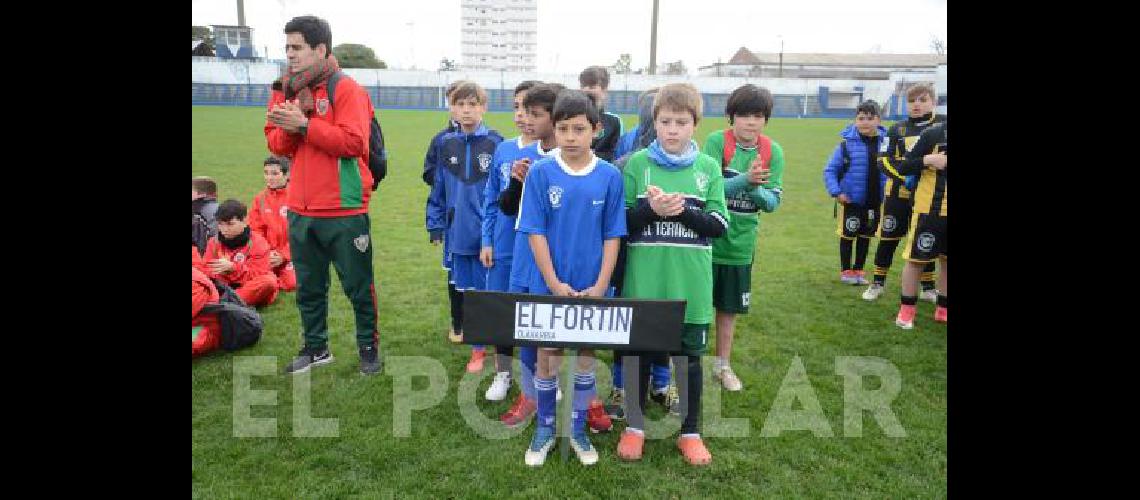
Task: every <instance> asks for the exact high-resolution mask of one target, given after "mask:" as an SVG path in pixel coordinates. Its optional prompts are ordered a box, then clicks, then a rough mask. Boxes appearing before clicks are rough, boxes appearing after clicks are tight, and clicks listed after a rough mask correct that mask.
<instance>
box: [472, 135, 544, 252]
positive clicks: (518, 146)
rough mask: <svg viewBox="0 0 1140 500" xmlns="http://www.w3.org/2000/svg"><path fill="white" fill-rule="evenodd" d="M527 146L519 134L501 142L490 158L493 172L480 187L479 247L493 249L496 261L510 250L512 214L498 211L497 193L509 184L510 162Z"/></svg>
mask: <svg viewBox="0 0 1140 500" xmlns="http://www.w3.org/2000/svg"><path fill="white" fill-rule="evenodd" d="M527 146H529V144H528V145H527ZM527 146H523V144H522V136H521V135H520V136H518V137H516V138H514V139H511V140H509V141H503V142H501V143H499V147H497V148H495V156H494V157H493V158H492V159H491V168H492V170H493V171H492V172H491V173H490V174H488V176H487V187H485V188H484V189H483V246H484V247H491V248H492V249H493V250H494V256H495V259H496V260H498V259H509V258H511V252H513V251H514V245H515V217H514V216H511V215H507V214H504V213H503V212H501V211H500V210H499V196H501V195H502V194H503V191H506V190H507V187H508V186H510V184H511V165H513V164H514V162H515V160H518V159H519V158H522V157H523V150H524V149H526V147H527ZM532 159H533V158H532Z"/></svg>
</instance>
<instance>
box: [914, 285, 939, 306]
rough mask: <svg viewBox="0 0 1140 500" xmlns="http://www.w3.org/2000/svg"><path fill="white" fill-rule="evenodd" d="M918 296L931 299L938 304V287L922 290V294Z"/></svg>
mask: <svg viewBox="0 0 1140 500" xmlns="http://www.w3.org/2000/svg"><path fill="white" fill-rule="evenodd" d="M918 298H920V299H922V300H929V301H930V303H932V304H937V303H938V289H937V288H931V289H930V290H925V291H923V292H922V294H920V295H919V296H918Z"/></svg>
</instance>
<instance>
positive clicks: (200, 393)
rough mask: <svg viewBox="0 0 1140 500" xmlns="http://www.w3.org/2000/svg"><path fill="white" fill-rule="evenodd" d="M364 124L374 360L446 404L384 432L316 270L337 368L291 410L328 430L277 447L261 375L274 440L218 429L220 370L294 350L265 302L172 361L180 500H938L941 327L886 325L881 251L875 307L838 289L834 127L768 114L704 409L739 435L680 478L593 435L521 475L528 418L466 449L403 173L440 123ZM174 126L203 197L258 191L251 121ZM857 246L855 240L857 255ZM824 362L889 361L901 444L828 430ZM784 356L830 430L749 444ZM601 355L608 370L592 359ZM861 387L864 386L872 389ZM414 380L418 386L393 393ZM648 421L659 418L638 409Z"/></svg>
mask: <svg viewBox="0 0 1140 500" xmlns="http://www.w3.org/2000/svg"><path fill="white" fill-rule="evenodd" d="M381 115H382V122H383V124H384V132H385V134H386V139H387V141H388V147H389V149H390V158H391V160H390V161H391V163H390V166H389V174H388V178H387V179H386V180H385V181H384V182H383V183H382V184H381V187H380V190H379V191H378V192H376V193H374V194H375V195H376V196H375V197H374V198H373V202H372V204H371V214H372V221H373V228H372V236H373V239H374V241H375V242H376V252H375V259H376V260H375V265H376V275H377V277H376V279H377V294H378V296H379V301H380V336H381V348H382V352H383V354H384V355H385V356H425V357H428V358H434V359H435V360H438V361H439V362H441V363H442V364H443V366H444V367H446V369H447V378H448V381H449V387H448V393H447V395H446V397H444V399H443V401H442V403H440V404H439V405H437V406H435V407H432V408H429V409H426V410H422V411H416V412H414V413H413V418H412V421H411V436H410V437H395V436H394V431H393V378H392V376H391V375H392V373H391V370H388V369H387V368H386V370H385V374H384V375H382V376H378V377H372V378H364V377H362V376H361V375H360V374H359V373H358V371H357V354H356V348H355V340H354V339H353V336H352V335H351V334H350V332H351V331H352V328H353V326H352V325H353V322H352V321H353V320H352V311H351V307H350V306H349V304H348V302H347V301H346V299H345V297H344V295H343V293H341V292H340V285H339V283H338V282H336V281H335V279H334V283H333V286H332V288H331V290H332V293H331V294H330V295H331V299H330V307H329V311H330V314H329V316H330V317H329V326H330V331H331V332H332V334H331V345H330V348H331V349H332V351H333V354H334V356H336V357H337V358H338V359H337V360H336V361H335V362H334V363H332V364H330V365H327V366H322V367H320V368H317V369H315V370H314V371H313V372H312V392H311V402H312V410H311V411H310V414H311V415H312V416H313V417H316V418H336V419H338V420H339V437H335V438H301V437H293V430H294V426H293V411H294V407H293V404H292V403H293V394H292V391H293V383H292V382H291V380H290V379H289V378H288V377H284V376H281V375H264V376H255V377H253V379H252V380H253V381H252V384H251V385H252V387H253V389H255V390H272V391H276V398H277V403H278V405H277V406H256V407H254V409H253V410H252V414H253V416H254V417H259V418H261V417H276V418H277V437H267V438H239V437H234V431H233V405H232V401H233V397H234V375H233V366H234V359H235V358H236V357H240V356H273V357H275V358H276V359H275V362H274V366H275V367H276V368H277V369H278V370H279V369H280V367H282V366H283V365H284V364H285V363H286V362H287V360H289V359H291V357H292V356H293V355H294V354H295V353H296V351H297V349H298V347H299V345H300V335H299V332H300V319H299V317H298V314H297V309H296V306H295V302H294V294H282V295H281V296H280V297H279V298H278V299H277V302H276V303H274V304H273V305H271V306H269V307H267V308H265V309H264V310H263V311H262V315H263V317H264V320H265V325H266V326H265V332H264V335H263V337H262V340H261V342H260V343H259V344H257V345H256V346H254V347H252V348H249V349H246V350H243V351H240V352H238V353H236V354H225V353H215V354H213V355H210V356H207V357H205V358H203V359H199V360H195V361H194V362H193V363H192V365H193V366H192V372H193V377H192V378H193V380H192V399H193V409H192V411H193V412H192V420H193V439H192V445H193V447H192V460H193V462H192V488H193V490H192V491H193V496H194V497H195V498H199V497H200V498H230V497H266V498H286V497H287V498H317V497H321V498H345V497H357V498H376V497H380V498H391V497H411V496H417V497H421V496H422V497H432V498H444V497H450V498H454V497H459V496H463V497H468V496H472V497H481V498H502V497H533V496H537V495H539V494H543V495H548V496H550V495H558V496H567V497H616V496H623V497H625V496H632V497H639V498H662V497H668V498H677V497H681V496H713V497H735V498H757V497H766V498H789V497H795V498H819V497H826V498H850V497H872V498H941V497H945V496H946V328H945V326H943V325H939V324H935V323H934V322H933V321H932V319H931V316H932V314H933V305H932V304H930V303H928V302H923V303H920V304H919V306H918V307H919V316H918V318H917V321H916V327H915V329H914V330H912V331H909V332H905V331H902V330H899V329H897V328H896V327H895V326H894V324H893V317H894V313H895V312H896V309H897V307H898V299H897V297H898V292H899V289H898V278H899V273H900V272H901V268H902V265H901V264H902V259H901V255H898V254H896V257H895V266H894V268H893V269H892V272H891V276H890V278H889V281H888V284H887V291H886V293H885V294H884V295H883V297H882V298H881V299H880V300H879V301H877V302H875V303H867V302H864V301H863V300H862V299H861V298H860V297H859V295H860V293H861V292H862V287H852V286H846V285H840V284H839V283H838V274H839V273H838V269H837V267H838V266H837V262H836V261H837V260H838V259H837V258H836V254H837V248H836V247H837V243H836V241H837V238H836V236H835V234H834V231H835V220H834V219H833V218H832V202H831V200H830V198H829V197H828V196H827V194H826V192H824V189H823V187H822V181H821V175H820V172H821V170H822V167H823V164H824V163H825V160H826V158H827V155H828V154H829V153H830V151H831V149H832V148H833V147H834V145H835V144H836V142H837V139H838V137H837V133H838V131H839V130H840V128H842V126H843V122H842V121H840V120H822V119H820V120H797V119H780V118H777V119H775V120H773V122H772V124H771V126H770V127H768V129H767V131H766V132H767V133H768V134H769V135H770V136H771V137H773V138H774V139H775V140H776V141H778V142H779V143H780V144H781V145H782V146H783V148H784V151H785V155H786V159H787V170H786V174H785V178H784V184H785V191H784V197H783V205H781V206H780V208H779V210H778V211H777V212H776V213H774V214H770V215H769V214H766V215H762V219H763V220H762V223H761V230H760V241H759V244H758V248H757V262H756V265H754V267H753V273H754V274H753V299H752V312H751V313H750V314H748V315H747V316H743V317H741V318H740V321H739V322H738V326H737V334H736V337H737V338H736V342H735V345H734V352H733V360H734V362H733V367H734V368H735V370H736V373H737V374H738V375H739V376H740V378H741V379H742V381H743V382H744V385H745V390H744V391H743V392H739V393H728V392H722V393H720V395H719V399H720V401H721V405H720V410H719V413H720V415H722V416H723V417H725V418H739V419H746V420H747V422H748V426H749V433H750V435H749V437H746V438H745V437H737V438H728V437H724V438H718V437H709V438H708V439H706V443H707V445H708V447H709V449H710V451H711V452H712V453H713V457H714V458H713V464H712V465H711V466H709V467H705V468H694V467H690V466H687V465H685V464H684V463H683V462H682V460H681V458H680V456H679V454H678V453H677V451H676V448H675V446H674V444H673V440H672V439H666V440H650V441H648V442H647V444H646V449H645V460H644V461H643V462H642V463H638V464H628V463H622V462H620V461H618V459H617V458H616V455H615V452H614V450H615V448H616V446H617V439H618V435H617V433H616V432H611V433H609V434H602V435H595V436H594V438H593V442H594V445H595V446H596V447H597V448H598V450H599V452H600V454H601V460H600V461H599V463H598V464H597V465H595V466H592V467H589V468H587V467H583V466H581V465H580V464H578V463H577V461H576V460H574V459H573V453H572V452H571V455H570V458H571V459H570V460H569V461H566V462H563V461H562V460H561V458H560V451H559V449H556V450H555V451H554V452H553V453H552V454H551V456H550V458H549V459H548V461H547V464H546V465H545V466H544V467H542V468H539V469H531V468H528V467H526V466H524V465H523V460H522V459H523V451H524V450H525V448H526V446H527V444H528V442H529V438H530V436H531V429H533V427H531V428H528V429H527V431H526V432H523V433H522V434H521V435H518V436H515V437H513V438H510V439H498V440H492V439H484V438H481V437H479V435H477V434H476V433H475V432H474V431H473V430H471V429H470V428H469V427H468V426H467V425H466V424H465V423H464V419H463V417H462V416H461V414H460V410H459V404H458V403H457V389H458V387H459V381H460V379H461V377H462V376H463V373H464V369H463V366H464V363H465V362H466V358H467V355H468V353H469V348H468V347H466V346H455V345H452V344H450V343H448V342H447V341H446V339H445V332H446V331H447V325H448V306H447V295H446V289H445V287H444V282H445V279H444V271H443V270H441V269H440V266H439V259H440V251H439V249H438V248H437V247H433V246H431V245H430V244H428V242H427V234H426V231H425V230H424V200H425V198H426V197H427V193H428V187H427V186H426V185H424V184H423V182H422V181H421V180H420V173H421V171H422V164H423V157H424V152H425V149H426V147H427V142H428V140H429V139H430V138H431V136H432V135H433V134H434V133H435V132H436V131H438V130H439V129H440V128H441V126H442V125H443V124H444V123H445V116H446V115H445V113H444V112H425V111H397V110H384V111H382V113H381ZM192 118H193V138H192V142H193V155H192V156H193V167H192V170H193V174H194V175H210V176H213V177H214V178H215V179H216V180H217V181H218V185H219V191H220V193H219V195H220V198H221V199H225V198H230V197H234V198H238V199H241V200H243V201H245V202H246V203H248V202H249V201H250V200H251V199H252V197H253V195H254V194H256V193H257V191H259V190H260V189H261V188H262V186H263V181H262V178H261V174H260V171H261V161H262V159H264V157H265V156H266V154H267V152H266V147H265V140H264V137H263V135H262V125H263V121H264V110H262V109H260V108H240V107H197V106H195V107H193V108H192ZM623 119H624V120H625V122H626V127H627V129H628V128H629V127H632V126H633V125H634V124H635V121H636V117H633V116H625V117H623ZM487 121H488V123H489V124H490V125H491V126H493V127H494V128H496V129H498V130H500V131H502V132H503V133H504V135H505V136H508V137H513V136H514V135H515V132H514V128H513V125H512V123H511V118H510V116H509V115H508V114H506V113H493V114H490V115H488V117H487ZM725 123H726V122H725V121H724V119H722V118H710V119H707V120H705V121H703V122H702V123H701V124H700V126H699V128H698V132H697V134H696V138H697V139H698V141H699V142H700V141H703V139H704V138H705V137H706V136H707V135H708V133H709V132H711V131H712V130H714V129H716V128H720V127H724V126H725ZM873 250H874V245H872V256H873ZM899 253H901V251H900V252H899ZM871 260H872V258H871V256H869V258H868V261H869V263H870V261H871ZM712 334H713V332H711V331H710V336H711V335H712ZM712 344H713V342H711V341H710V350H711V348H712ZM837 356H874V357H880V358H883V359H886V360H888V361H889V362H890V363H892V364H893V365H894V366H895V367H897V368H898V370H899V372H900V373H901V376H902V390H901V392H900V393H899V395H898V396H897V397H896V398H895V400H894V401H893V403H892V404H891V408H892V410H893V411H894V413H895V415H896V416H897V418H898V420H899V421H900V422H901V424H902V426H903V428H904V429H905V430H906V437H904V438H895V437H888V436H887V435H885V434H884V432H883V430H882V428H880V427H879V425H878V424H877V423H876V421H875V419H874V418H873V417H872V416H871V415H870V413H865V414H864V417H863V434H862V436H861V437H847V436H845V435H844V431H843V429H844V425H843V419H844V403H843V401H844V394H843V392H844V383H843V378H842V377H841V376H839V375H836V373H835V360H836V357H837ZM796 357H799V358H800V359H801V360H802V362H803V365H804V367H805V368H806V371H807V374H808V378H809V380H810V383H811V387H812V389H814V393H815V395H816V397H817V398H818V400H819V404H820V405H821V407H822V410H823V414H824V415H825V417H826V420H827V422H828V424H829V425H830V427H831V429H832V430H833V432H834V435H835V437H831V438H826V437H816V436H814V435H813V434H812V433H811V432H809V431H789V432H786V433H784V434H783V435H781V436H779V437H761V436H760V432H761V429H762V427H763V426H764V423H765V419H766V417H767V415H768V413H769V410H771V408H772V405H773V403H774V402H775V401H776V395H777V393H778V392H779V390H780V387H781V384H782V382H783V381H784V378H785V376H786V374H787V373H788V370H789V367H790V366H791V365H792V362H793V360H794V359H795V358H796ZM601 358H602V359H603V360H604V361H606V362H608V361H609V359H610V358H609V354H608V353H605V354H603V355H602V356H601ZM708 364H710V363H708V362H707V359H706V365H708ZM490 371H491V370H489V369H488V372H490ZM598 376H599V387H598V391H599V394H602V395H603V396H604V395H605V394H608V392H609V380H610V377H609V374H608V371H607V372H605V373H601V372H600V373H599V374H598ZM490 380H491V377H490V375H489V374H488V375H487V376H486V377H485V378H484V379H483V380H482V381H481V382H480V383H479V388H478V392H477V394H476V396H477V397H478V403H477V404H478V407H479V408H480V411H481V412H482V413H483V415H484V416H486V417H487V418H491V419H494V418H497V416H498V415H499V414H500V413H502V412H503V411H505V410H506V408H507V407H508V406H509V401H503V402H500V403H494V404H492V403H489V402H487V401H484V400H482V393H483V391H484V390H485V389H486V387H487V386H488V385H489V384H490ZM713 382H714V381H713V380H712V378H711V377H709V376H706V402H708V401H710V400H711V399H713V398H714V397H715V396H708V395H709V394H712V393H713V388H714V387H715V386H714V385H713ZM864 383H865V384H866V385H867V386H868V387H869V388H875V387H877V386H878V382H876V381H875V380H874V379H873V378H867V379H865V382H864ZM426 384H427V383H426V379H425V378H419V379H416V380H414V384H413V387H414V388H415V389H417V390H418V389H421V388H423V387H425V386H426ZM515 391H517V388H516V389H512V391H511V394H510V396H509V397H508V400H509V399H511V398H513V397H514V394H515ZM706 406H708V403H706ZM795 408H796V409H799V408H801V406H800V404H799V403H797V405H796V406H795ZM651 416H657V417H660V416H661V414H660V412H659V411H657V410H654V411H653V412H651ZM706 423H708V420H706ZM532 425H533V424H532ZM618 427H619V428H620V424H619V426H618ZM709 432H710V430H709V429H708V427H706V434H707V433H709ZM561 446H562V445H559V447H561Z"/></svg>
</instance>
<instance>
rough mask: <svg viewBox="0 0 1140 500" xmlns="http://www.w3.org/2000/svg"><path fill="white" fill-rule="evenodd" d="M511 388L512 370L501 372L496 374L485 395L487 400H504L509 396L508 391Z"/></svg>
mask: <svg viewBox="0 0 1140 500" xmlns="http://www.w3.org/2000/svg"><path fill="white" fill-rule="evenodd" d="M510 389H511V372H499V373H496V374H495V381H494V382H491V387H490V388H489V389H487V394H486V395H485V397H486V398H487V401H502V400H503V399H504V398H506V397H507V391H509V390H510Z"/></svg>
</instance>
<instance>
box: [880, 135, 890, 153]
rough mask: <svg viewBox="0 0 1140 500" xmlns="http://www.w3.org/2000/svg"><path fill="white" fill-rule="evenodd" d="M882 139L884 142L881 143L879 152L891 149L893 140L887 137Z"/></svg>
mask: <svg viewBox="0 0 1140 500" xmlns="http://www.w3.org/2000/svg"><path fill="white" fill-rule="evenodd" d="M880 141H882V144H879V152H880V153H886V152H887V150H888V149H890V145H891V141H890V140H888V139H887V138H886V137H884V138H882V139H880Z"/></svg>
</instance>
